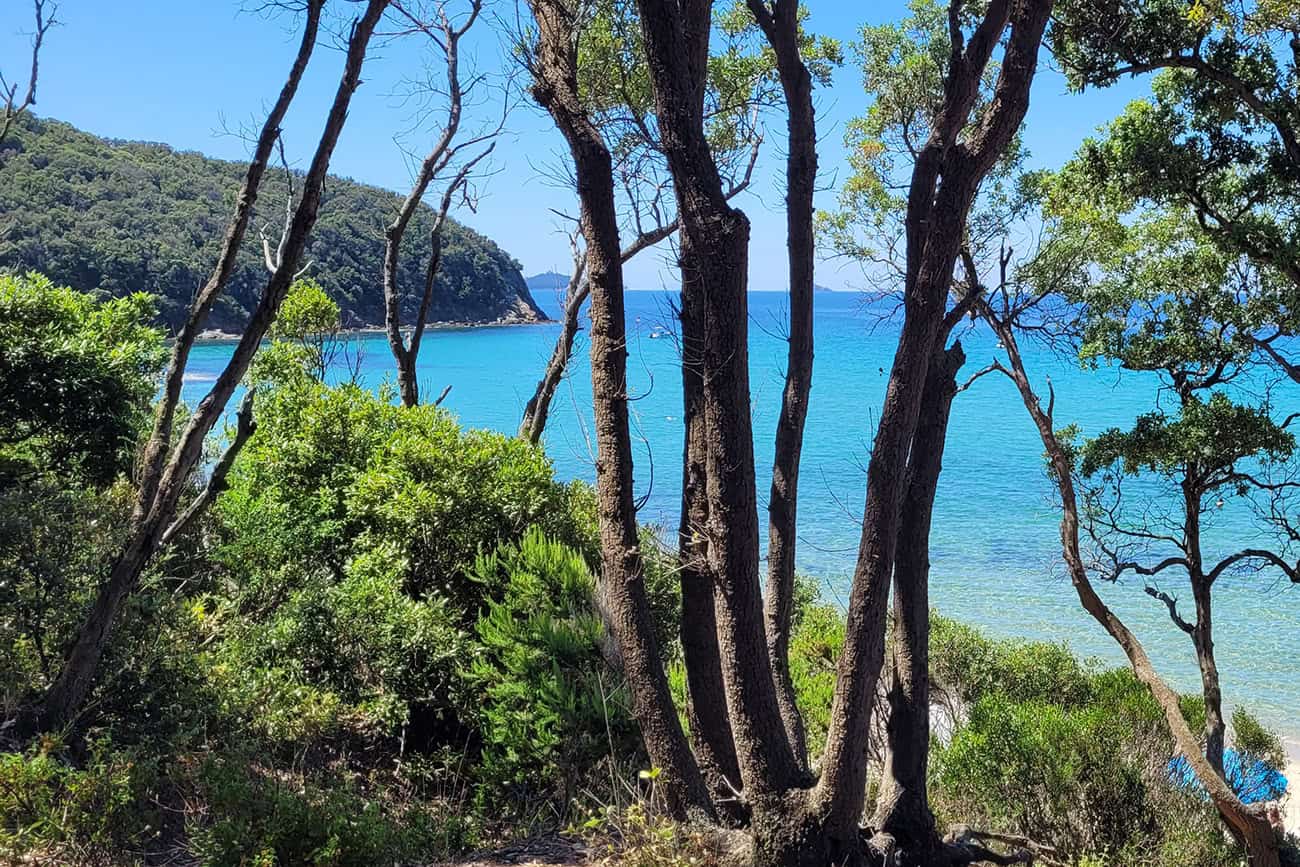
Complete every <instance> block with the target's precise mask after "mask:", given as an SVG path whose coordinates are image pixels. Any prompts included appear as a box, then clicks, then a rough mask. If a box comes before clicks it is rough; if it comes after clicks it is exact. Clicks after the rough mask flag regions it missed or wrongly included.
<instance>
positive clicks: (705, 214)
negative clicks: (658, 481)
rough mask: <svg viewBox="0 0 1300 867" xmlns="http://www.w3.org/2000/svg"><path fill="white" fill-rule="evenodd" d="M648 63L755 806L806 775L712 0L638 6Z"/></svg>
mask: <svg viewBox="0 0 1300 867" xmlns="http://www.w3.org/2000/svg"><path fill="white" fill-rule="evenodd" d="M638 7H639V9H640V12H641V16H640V18H641V30H642V36H643V38H644V42H645V50H646V61H647V62H646V66H647V68H648V71H649V75H650V80H651V84H652V88H653V90H654V97H655V107H656V112H657V115H658V119H659V130H660V132H661V147H662V149H663V152H664V155H665V157H666V158H667V162H668V168H669V172H670V174H671V175H672V178H673V187H674V192H675V194H676V198H677V210H678V215H679V221H680V225H681V253H682V265H683V269H684V271H685V273H683V277H682V285H683V287H688V286H698V287H700V290H701V295H702V305H701V310H702V314H703V322H704V341H703V344H702V352H701V358H702V362H703V364H702V367H703V378H704V401H703V404H704V413H703V414H704V429H705V443H706V446H705V448H706V461H705V467H706V483H705V488H706V491H707V494H708V510H709V512H708V519H707V526H706V531H705V537H706V541H707V545H708V554H709V567H710V569H711V571H712V574H713V578H714V581H715V584H716V592H715V598H716V601H717V605H716V607H715V616H716V619H717V636H718V649H719V652H720V655H721V662H722V672H723V678H724V680H725V683H726V688H727V707H728V709H729V711H730V716H731V728H732V735H733V740H734V742H735V745H736V756H737V759H738V761H739V765H740V775H741V779H742V782H743V784H744V788H745V791H746V795H747V797H748V798H749V800H750V801H751V803H753V802H755V800H757V799H761V798H762V797H764V796H766V795H768V794H770V793H774V792H780V791H782V790H784V789H785V788H787V787H789V786H791V785H793V784H794V783H796V782H797V780H798V779H799V778H800V773H801V772H800V768H799V763H798V762H797V761H796V760H795V758H794V754H793V752H792V751H791V749H790V744H789V739H788V737H787V736H786V732H785V725H784V723H783V722H782V719H781V715H780V708H779V705H778V704H777V700H776V689H775V687H774V685H773V682H772V672H771V667H770V663H769V658H768V652H767V639H766V635H765V631H764V621H763V600H762V590H761V587H760V582H759V553H758V508H757V493H756V488H755V485H756V482H755V473H754V439H753V427H752V424H751V419H750V408H749V353H748V344H747V337H748V315H749V314H748V308H747V302H748V298H747V294H746V289H747V284H748V266H749V262H748V252H749V221H748V220H747V219H746V218H745V215H744V214H742V213H741V212H740V211H737V210H735V209H733V208H731V207H730V206H729V205H728V204H727V201H726V195H725V193H724V192H723V188H722V181H721V178H720V176H719V174H718V170H717V165H716V164H715V163H714V161H713V156H712V154H711V152H710V150H709V144H708V141H707V139H706V137H705V135H704V127H703V114H702V93H703V89H704V83H705V75H706V66H707V64H705V63H703V62H702V61H701V58H707V54H708V30H709V27H710V20H711V19H710V8H711V7H710V4H709V3H708V2H700V0H691V2H686V3H682V4H680V5H678V4H675V3H671V2H668V0H639V2H638Z"/></svg>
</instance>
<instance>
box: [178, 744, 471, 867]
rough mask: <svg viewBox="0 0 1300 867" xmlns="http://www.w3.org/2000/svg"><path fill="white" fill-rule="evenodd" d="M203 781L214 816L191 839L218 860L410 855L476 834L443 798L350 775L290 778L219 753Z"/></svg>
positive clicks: (342, 863) (239, 866)
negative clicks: (394, 795) (386, 790)
mask: <svg viewBox="0 0 1300 867" xmlns="http://www.w3.org/2000/svg"><path fill="white" fill-rule="evenodd" d="M196 784H197V788H198V791H199V793H200V796H201V797H202V798H203V800H204V802H205V803H207V804H208V805H209V809H210V810H211V812H212V815H213V818H212V819H211V820H210V821H207V822H196V823H195V824H194V825H193V826H192V827H191V829H190V840H191V846H192V849H193V852H194V854H195V855H197V856H198V858H199V859H200V863H202V864H204V865H211V867H244V865H259V867H261V865H265V867H272V865H280V864H285V865H287V864H302V865H313V867H369V865H373V864H383V863H387V864H392V863H411V862H413V861H416V860H423V859H424V858H427V857H429V856H430V855H435V856H436V855H437V854H440V853H445V852H448V851H451V852H455V851H459V850H461V849H463V848H465V845H466V844H467V843H469V842H470V840H471V839H472V837H471V836H470V835H471V834H472V830H473V829H472V827H471V826H470V825H469V824H468V823H467V822H466V820H465V819H464V818H463V817H460V816H457V815H455V814H454V813H448V812H443V811H442V810H441V809H439V805H437V804H412V803H405V802H401V801H397V802H394V801H392V800H390V799H387V798H385V797H384V794H383V793H382V792H375V791H370V790H368V788H367V787H366V786H365V784H364V781H359V780H357V779H355V778H353V777H352V776H350V775H342V776H337V777H335V778H332V779H329V780H328V781H325V782H323V783H315V784H313V783H309V784H307V785H305V786H298V785H286V784H285V783H284V782H283V781H282V780H280V779H278V778H277V776H276V775H275V774H274V773H269V772H267V771H266V770H264V769H261V768H258V767H256V766H255V765H252V764H248V763H245V762H241V761H239V760H235V759H216V758H214V759H209V760H208V761H206V762H204V763H203V765H202V766H201V767H200V768H199V770H198V773H197V774H196Z"/></svg>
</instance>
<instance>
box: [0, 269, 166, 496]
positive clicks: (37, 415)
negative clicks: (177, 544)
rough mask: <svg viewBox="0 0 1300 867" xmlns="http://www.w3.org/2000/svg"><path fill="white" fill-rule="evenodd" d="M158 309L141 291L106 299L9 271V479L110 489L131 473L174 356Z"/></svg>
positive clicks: (4, 280) (0, 356) (5, 379)
mask: <svg viewBox="0 0 1300 867" xmlns="http://www.w3.org/2000/svg"><path fill="white" fill-rule="evenodd" d="M153 312H154V308H153V302H152V301H151V300H150V299H149V298H148V297H147V296H145V295H142V294H135V295H128V296H126V297H123V298H115V299H112V300H108V301H103V302H101V301H98V300H96V297H95V296H94V295H92V294H89V293H85V292H77V291H75V290H72V289H68V288H66V287H62V286H55V285H54V284H53V283H51V282H50V281H49V280H48V279H46V278H45V277H43V276H41V275H40V274H27V275H24V276H16V275H7V274H0V444H2V447H0V476H5V475H14V476H23V475H27V474H29V473H30V472H31V471H32V470H36V471H48V472H53V473H56V474H58V475H60V476H62V477H65V478H66V477H77V478H79V479H82V480H85V481H88V482H90V483H92V484H94V485H97V486H103V485H107V484H109V483H111V482H112V481H113V480H114V479H116V478H117V477H118V476H119V475H120V474H121V473H123V472H124V471H126V470H128V469H130V465H131V459H132V456H133V455H134V449H135V445H136V442H137V438H138V436H139V433H140V429H141V427H142V425H144V424H146V423H147V419H148V412H149V403H150V400H151V399H152V398H153V394H154V391H155V390H156V388H157V385H158V376H159V374H160V372H161V370H162V363H163V359H164V358H165V350H164V347H163V340H162V333H161V332H160V331H158V330H156V329H154V328H150V327H149V326H148V322H149V320H150V319H151V318H152V316H153ZM23 468H25V469H23Z"/></svg>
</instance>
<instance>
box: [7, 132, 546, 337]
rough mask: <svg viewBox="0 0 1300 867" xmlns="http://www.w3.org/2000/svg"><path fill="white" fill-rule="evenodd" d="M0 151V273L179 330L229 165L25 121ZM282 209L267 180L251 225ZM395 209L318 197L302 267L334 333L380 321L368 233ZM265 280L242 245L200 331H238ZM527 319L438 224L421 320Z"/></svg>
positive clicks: (236, 169)
mask: <svg viewBox="0 0 1300 867" xmlns="http://www.w3.org/2000/svg"><path fill="white" fill-rule="evenodd" d="M0 149H4V150H6V151H8V153H7V154H6V155H5V158H4V171H3V172H0V213H3V214H5V215H6V231H5V233H4V235H3V237H0V267H8V268H12V269H17V270H26V269H36V270H40V271H43V272H45V273H47V274H49V275H50V276H51V278H53V279H54V280H55V281H57V282H60V283H66V284H68V285H71V286H75V287H78V288H82V289H94V288H101V289H103V290H105V291H106V292H108V293H110V294H112V295H115V296H122V295H126V294H128V293H132V292H147V293H148V294H149V295H151V296H153V297H154V298H155V299H156V301H157V304H158V311H159V315H160V318H161V319H162V321H163V322H165V323H166V324H168V325H169V326H173V327H174V326H176V325H178V324H179V323H180V322H181V321H183V319H184V316H185V311H186V310H187V308H188V306H189V303H190V299H191V298H192V297H193V295H194V292H195V291H196V290H197V289H198V287H200V286H201V285H203V282H204V281H205V280H206V279H207V277H208V275H209V273H210V272H211V269H212V264H213V262H214V261H216V256H217V248H218V245H219V244H220V242H221V238H222V235H223V232H224V230H225V225H226V222H227V221H228V220H229V218H230V213H231V211H232V210H233V208H234V198H235V195H236V192H237V190H238V188H239V184H240V183H241V181H242V178H243V174H244V168H245V167H244V166H243V165H242V164H239V163H231V162H224V161H220V160H214V159H209V158H207V157H204V156H202V155H200V154H197V153H193V152H179V151H175V150H172V149H171V148H169V147H167V146H166V145H160V144H145V143H139V142H122V141H115V140H106V139H101V138H97V137H95V136H92V135H89V134H87V133H84V132H81V131H79V130H77V129H75V128H73V127H71V126H69V125H68V124H65V123H60V122H58V121H53V120H44V119H37V118H32V117H25V118H23V119H21V120H20V121H19V122H18V123H17V124H16V125H15V127H14V129H13V130H12V131H11V132H10V136H9V138H8V139H7V140H6V141H5V142H3V143H0ZM295 185H296V184H295ZM283 196H284V185H283V184H282V183H281V182H280V179H279V178H278V177H276V176H275V174H274V173H271V174H269V175H268V176H267V179H266V181H265V182H264V183H263V189H262V195H261V196H260V197H259V199H258V203H257V211H258V213H257V215H255V217H254V220H253V224H254V225H257V224H260V223H261V222H263V221H265V222H270V223H272V224H276V225H278V224H279V222H280V220H281V219H282V215H283V213H284V198H283ZM397 204H398V202H397V198H396V196H395V195H394V194H393V193H390V192H388V191H386V190H381V189H378V188H376V187H370V186H365V185H363V184H358V183H356V182H354V181H349V180H345V179H343V178H330V181H329V183H328V184H326V188H325V195H324V198H323V200H322V202H321V211H320V218H319V220H318V222H317V224H316V228H315V230H314V231H313V233H312V238H311V241H310V243H309V245H308V248H307V251H306V253H305V254H304V257H303V261H304V263H306V262H308V261H309V262H311V273H312V274H313V275H315V277H316V278H317V279H318V280H319V281H320V285H321V286H322V287H323V288H324V289H325V291H326V292H328V293H329V295H330V296H331V297H333V298H336V299H338V301H339V305H340V307H341V308H342V310H343V323H344V324H345V325H348V326H354V325H365V324H370V325H373V324H377V323H381V322H383V315H384V314H383V311H384V301H383V293H382V292H381V290H380V281H379V275H380V271H381V264H382V260H383V249H384V241H383V233H382V232H380V231H379V229H378V227H380V226H383V225H384V224H385V223H387V222H388V220H389V219H390V217H391V213H392V212H393V211H394V210H395V209H396V207H397ZM432 225H433V215H432V211H431V209H429V208H425V207H421V208H420V209H419V210H418V211H417V213H416V215H415V218H414V220H413V221H412V223H411V227H410V232H409V235H410V237H412V238H428V237H429V236H430V230H431V229H432ZM427 255H428V253H427V251H425V252H424V253H423V254H422V255H417V254H416V253H415V251H414V250H413V251H411V254H409V255H407V256H405V257H404V258H403V261H402V263H401V268H400V270H399V273H398V281H399V284H400V285H401V286H403V287H407V288H408V290H414V289H415V288H416V287H420V286H423V285H424V269H425V265H426V260H427ZM266 280H267V273H266V266H265V264H264V263H263V256H262V250H261V246H260V241H259V239H258V237H257V233H255V232H250V233H249V237H248V238H247V240H246V242H245V244H244V247H243V248H242V249H241V251H240V254H239V259H238V261H237V263H236V267H235V270H234V273H233V274H232V275H231V279H230V283H229V287H228V290H227V292H226V293H225V294H224V295H223V297H222V298H221V299H220V300H219V301H218V303H217V305H216V307H215V308H214V309H213V311H212V314H211V316H210V319H209V324H210V326H211V327H214V328H222V329H226V330H238V329H239V328H241V327H242V325H243V323H244V322H245V320H246V319H247V318H248V315H249V313H250V312H251V311H252V310H253V308H254V307H255V305H256V304H257V300H258V298H259V297H260V296H261V292H262V288H263V287H264V286H265V284H266ZM417 294H418V293H416V292H414V291H408V292H407V294H406V295H405V296H404V298H403V316H404V318H405V319H406V321H410V318H411V317H412V316H414V315H415V312H416V307H417V306H418V303H419V298H418V297H416V296H417ZM536 314H537V308H536V306H535V305H534V304H533V301H532V298H531V297H530V296H529V294H528V290H527V287H526V286H525V285H524V280H523V275H522V274H520V272H519V264H518V263H517V262H515V261H514V260H513V259H512V258H510V256H508V255H507V254H506V253H505V252H504V251H502V250H501V249H500V248H499V247H497V245H496V244H494V243H493V242H492V241H490V240H488V239H487V238H485V237H483V236H482V235H480V234H478V233H477V232H474V231H473V230H471V229H468V228H466V227H464V226H462V225H460V224H459V223H456V222H455V221H448V222H447V224H446V225H445V226H444V227H443V232H442V257H441V260H440V264H439V272H438V279H437V284H436V291H435V293H434V302H433V308H432V312H431V314H430V316H431V319H433V320H448V321H469V322H482V321H489V322H490V321H495V320H497V319H499V318H502V317H508V316H512V315H520V316H522V317H523V318H526V319H528V318H534V317H535V315H536Z"/></svg>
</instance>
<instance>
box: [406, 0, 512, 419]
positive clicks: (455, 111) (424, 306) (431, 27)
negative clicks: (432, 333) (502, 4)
mask: <svg viewBox="0 0 1300 867" xmlns="http://www.w3.org/2000/svg"><path fill="white" fill-rule="evenodd" d="M408 5H409V4H403V3H400V2H398V3H394V6H393V8H394V9H396V10H397V11H398V12H399V13H400V14H401V16H402V17H403V18H404V19H405V22H406V24H407V27H406V28H405V32H407V33H421V34H424V35H426V36H428V37H429V40H430V41H431V42H432V44H433V45H434V47H435V50H436V51H437V52H438V54H439V55H440V57H441V63H442V65H443V66H444V67H445V69H446V94H445V96H446V101H447V106H446V109H447V119H446V120H445V121H444V122H443V126H442V131H441V132H440V133H439V135H438V136H437V139H436V141H435V142H434V144H433V147H432V149H431V150H430V151H429V153H428V155H427V156H425V158H424V160H423V161H422V162H421V163H420V167H419V169H418V171H417V172H416V176H415V182H414V183H413V184H412V185H411V192H410V193H408V194H407V196H406V198H405V199H404V200H403V202H402V205H401V207H400V208H399V209H398V211H397V216H396V217H394V218H393V222H392V223H390V224H389V225H388V227H387V228H386V229H385V230H384V273H383V282H384V328H385V331H386V332H387V334H388V346H389V349H391V350H392V353H393V359H394V360H395V361H396V362H397V386H398V389H399V391H400V393H401V395H402V403H404V404H406V405H407V406H415V405H416V404H418V403H419V402H420V383H419V380H418V378H417V377H416V373H415V366H416V362H417V360H418V359H419V355H420V341H421V339H422V338H423V336H424V327H425V324H426V322H427V319H428V316H429V308H430V306H431V305H432V303H433V292H434V286H435V283H436V281H437V278H438V266H439V263H440V260H441V258H442V229H443V224H444V223H446V221H447V213H448V212H449V211H450V210H451V206H452V202H453V200H454V199H456V197H457V196H468V186H467V185H468V183H469V179H470V173H471V172H472V171H473V170H474V167H475V166H476V165H478V164H479V163H480V162H482V161H483V160H484V159H486V158H487V157H488V155H489V154H491V153H492V149H493V147H495V143H494V142H492V141H491V139H492V138H494V137H495V136H496V135H497V134H498V133H499V132H500V131H501V127H500V126H497V127H496V128H494V129H492V128H490V129H488V130H486V131H483V132H480V133H477V134H475V135H472V136H470V137H468V138H466V137H464V136H463V135H462V132H461V123H462V116H463V112H464V109H465V100H466V98H467V97H469V96H471V95H472V93H473V91H474V90H475V89H476V88H477V87H480V86H482V85H483V82H484V79H483V78H482V76H471V77H469V78H468V79H467V80H462V74H461V69H460V62H461V59H460V42H461V40H462V39H463V38H464V37H465V34H467V33H468V32H469V30H470V28H471V27H473V26H474V22H476V21H477V20H478V18H479V14H480V13H481V12H482V11H483V3H482V2H481V0H470V3H469V9H468V11H467V12H466V13H465V14H464V16H463V17H462V18H461V20H453V18H452V16H451V15H450V14H449V13H448V11H447V6H446V4H445V3H441V2H439V3H437V4H436V5H435V8H434V9H433V10H432V11H431V13H429V14H423V15H422V14H418V10H412V9H408ZM458 136H459V137H460V140H457V137H458ZM485 142H486V143H487V144H486V146H483V145H484V143H485ZM467 148H469V149H475V150H477V152H476V153H474V154H473V155H472V156H469V157H468V158H466V157H464V156H463V153H464V151H465V150H466V149H467ZM435 180H440V181H445V182H446V186H445V188H444V189H443V191H442V196H441V198H440V199H439V200H438V206H437V207H436V208H434V212H433V228H432V229H431V230H430V232H429V243H430V252H429V264H428V266H427V268H426V269H425V273H424V286H423V290H422V291H421V294H420V300H419V304H418V307H417V312H416V315H415V321H414V322H413V323H412V325H411V336H410V337H409V338H404V337H403V336H402V310H401V308H402V290H401V287H400V286H399V284H398V259H399V257H400V255H401V247H402V240H403V238H404V237H405V235H406V230H407V227H408V226H409V225H410V223H411V218H412V217H413V216H414V215H415V212H416V209H417V208H418V207H419V206H420V203H421V202H422V201H423V200H424V196H425V194H426V193H427V192H428V190H429V185H430V184H432V183H433V182H434V181H435Z"/></svg>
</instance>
